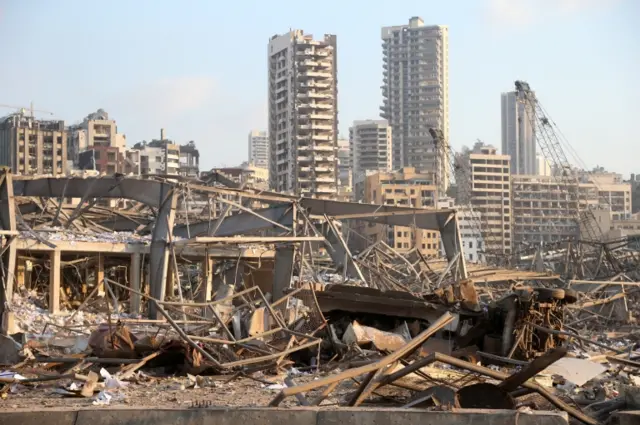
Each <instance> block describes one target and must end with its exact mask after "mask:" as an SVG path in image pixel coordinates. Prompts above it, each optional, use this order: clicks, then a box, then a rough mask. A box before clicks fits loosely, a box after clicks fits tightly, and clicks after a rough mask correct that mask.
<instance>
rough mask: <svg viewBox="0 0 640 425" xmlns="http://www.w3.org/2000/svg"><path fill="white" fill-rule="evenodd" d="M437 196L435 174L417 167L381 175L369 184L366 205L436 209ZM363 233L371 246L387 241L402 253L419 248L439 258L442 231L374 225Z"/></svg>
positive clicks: (424, 252)
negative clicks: (419, 169)
mask: <svg viewBox="0 0 640 425" xmlns="http://www.w3.org/2000/svg"><path fill="white" fill-rule="evenodd" d="M436 196H437V190H436V186H435V185H434V176H433V173H419V172H416V170H415V168H413V167H404V168H402V169H400V170H398V171H396V172H378V173H375V174H371V175H369V176H367V178H366V180H365V200H364V202H366V203H370V204H379V205H394V206H404V207H413V208H432V209H435V207H436ZM363 233H364V235H366V236H367V237H368V238H369V240H370V242H372V243H373V242H376V241H384V242H386V243H387V244H389V245H390V246H391V247H392V248H394V249H396V250H397V251H398V252H403V253H406V252H408V251H410V250H412V249H414V248H417V249H418V250H420V252H421V253H422V254H423V255H425V256H428V257H437V256H438V255H439V250H440V248H439V247H440V232H438V231H434V230H423V229H418V228H411V227H401V226H386V225H382V224H373V223H370V224H367V225H366V227H365V229H364V231H363Z"/></svg>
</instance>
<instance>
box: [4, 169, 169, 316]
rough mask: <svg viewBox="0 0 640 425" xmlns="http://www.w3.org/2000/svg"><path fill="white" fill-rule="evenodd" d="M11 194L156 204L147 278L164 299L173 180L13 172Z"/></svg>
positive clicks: (152, 308) (153, 311) (151, 309)
mask: <svg viewBox="0 0 640 425" xmlns="http://www.w3.org/2000/svg"><path fill="white" fill-rule="evenodd" d="M3 194H4V193H3ZM13 195H14V196H34V197H43V198H62V197H67V198H82V199H90V198H124V199H132V200H134V201H138V202H142V203H144V204H146V205H149V206H151V207H153V208H156V209H157V211H158V214H157V217H156V220H155V225H154V227H153V232H152V239H151V247H150V256H149V280H150V285H151V294H152V296H153V297H154V298H157V299H160V300H162V299H164V292H165V286H166V280H167V269H168V264H169V263H168V261H169V251H168V243H169V237H170V235H171V233H170V232H171V231H172V229H173V221H174V217H175V208H176V202H177V194H176V191H175V190H174V185H173V184H170V183H166V182H159V181H156V180H143V179H137V178H127V177H124V176H109V177H87V178H83V177H35V178H34V177H28V176H14V178H13ZM12 213H13V210H12ZM156 316H157V312H156V309H155V305H154V304H153V303H150V306H149V317H150V318H152V319H155V318H156Z"/></svg>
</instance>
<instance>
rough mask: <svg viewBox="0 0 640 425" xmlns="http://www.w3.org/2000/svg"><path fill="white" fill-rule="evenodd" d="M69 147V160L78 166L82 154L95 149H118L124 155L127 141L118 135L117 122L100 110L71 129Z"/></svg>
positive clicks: (123, 136) (121, 135) (122, 135)
mask: <svg viewBox="0 0 640 425" xmlns="http://www.w3.org/2000/svg"><path fill="white" fill-rule="evenodd" d="M67 146H68V148H67V149H68V152H69V159H71V160H72V161H73V162H74V164H76V165H78V159H79V155H80V153H81V152H84V151H86V150H88V149H93V148H94V147H97V148H98V149H100V148H105V147H106V148H116V149H118V151H119V152H120V153H122V154H123V155H124V150H125V149H126V146H127V139H126V137H125V135H124V134H120V133H118V127H117V126H116V121H115V120H113V119H110V118H109V114H108V113H107V112H106V111H104V110H103V109H98V110H97V111H96V112H93V113H91V114H89V115H87V116H86V117H85V118H84V120H83V121H82V123H81V124H79V125H74V126H70V127H69V139H68V143H67Z"/></svg>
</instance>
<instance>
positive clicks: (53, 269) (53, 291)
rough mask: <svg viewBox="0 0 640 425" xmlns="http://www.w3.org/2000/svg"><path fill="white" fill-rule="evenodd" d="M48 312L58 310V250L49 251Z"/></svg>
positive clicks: (56, 311) (59, 265) (57, 311)
mask: <svg viewBox="0 0 640 425" xmlns="http://www.w3.org/2000/svg"><path fill="white" fill-rule="evenodd" d="M49 267H50V268H49V312H50V313H53V314H56V313H59V312H60V267H61V264H60V250H58V249H54V250H53V251H51V252H50V253H49Z"/></svg>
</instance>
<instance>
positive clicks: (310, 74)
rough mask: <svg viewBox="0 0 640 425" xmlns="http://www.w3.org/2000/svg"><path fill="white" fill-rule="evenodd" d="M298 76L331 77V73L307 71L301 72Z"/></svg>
mask: <svg viewBox="0 0 640 425" xmlns="http://www.w3.org/2000/svg"><path fill="white" fill-rule="evenodd" d="M299 77H300V78H305V77H306V78H331V77H333V74H332V73H331V72H328V71H308V72H304V73H301V74H300V76H299Z"/></svg>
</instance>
